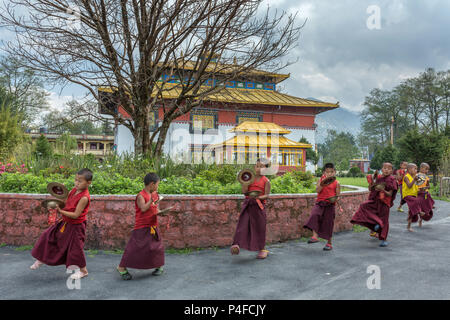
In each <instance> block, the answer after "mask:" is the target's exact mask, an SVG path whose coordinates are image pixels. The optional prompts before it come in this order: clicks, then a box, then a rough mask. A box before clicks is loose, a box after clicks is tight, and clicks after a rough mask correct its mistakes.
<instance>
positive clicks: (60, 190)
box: [41, 182, 69, 209]
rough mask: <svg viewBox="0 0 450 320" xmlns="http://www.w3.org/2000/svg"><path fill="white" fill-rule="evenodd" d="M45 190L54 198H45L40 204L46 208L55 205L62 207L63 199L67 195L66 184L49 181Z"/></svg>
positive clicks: (53, 207) (54, 206)
mask: <svg viewBox="0 0 450 320" xmlns="http://www.w3.org/2000/svg"><path fill="white" fill-rule="evenodd" d="M47 191H48V193H50V194H51V195H52V196H54V197H55V198H56V199H47V200H44V201H42V203H41V206H42V207H44V208H47V209H56V207H57V206H59V207H60V208H64V205H65V203H64V200H65V199H67V196H68V195H69V190H67V188H66V186H65V185H63V184H62V183H59V182H51V183H49V184H48V185H47Z"/></svg>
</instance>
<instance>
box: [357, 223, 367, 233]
mask: <svg viewBox="0 0 450 320" xmlns="http://www.w3.org/2000/svg"><path fill="white" fill-rule="evenodd" d="M367 230H369V229H367V228H366V227H363V226H360V225H357V224H354V225H353V232H364V231H367Z"/></svg>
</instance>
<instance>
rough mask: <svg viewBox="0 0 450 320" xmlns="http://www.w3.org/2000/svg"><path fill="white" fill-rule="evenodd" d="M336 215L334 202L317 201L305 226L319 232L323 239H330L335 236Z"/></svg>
mask: <svg viewBox="0 0 450 320" xmlns="http://www.w3.org/2000/svg"><path fill="white" fill-rule="evenodd" d="M335 215H336V212H335V205H334V203H330V202H327V201H320V202H317V203H316V204H315V205H314V207H313V208H312V210H311V216H310V217H309V219H308V222H307V223H306V224H305V225H304V226H303V228H306V229H309V230H312V231H315V232H317V234H318V236H319V237H320V238H322V239H326V240H330V239H331V237H332V236H333V228H334V217H335Z"/></svg>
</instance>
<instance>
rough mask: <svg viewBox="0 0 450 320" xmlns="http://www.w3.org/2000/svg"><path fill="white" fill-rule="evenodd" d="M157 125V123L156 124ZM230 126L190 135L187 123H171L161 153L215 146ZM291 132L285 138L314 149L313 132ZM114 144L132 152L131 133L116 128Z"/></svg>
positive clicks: (227, 136)
mask: <svg viewBox="0 0 450 320" xmlns="http://www.w3.org/2000/svg"><path fill="white" fill-rule="evenodd" d="M158 123H159V122H158ZM232 128H233V126H232V125H219V128H218V134H208V133H207V132H206V133H205V134H203V135H201V134H190V133H189V123H179V122H175V123H172V124H171V125H170V127H169V131H168V132H167V138H166V141H165V143H164V146H163V152H164V153H165V154H169V155H170V156H171V157H172V158H174V157H176V156H177V155H180V154H182V153H183V152H188V151H189V145H190V144H216V143H221V142H223V141H225V140H228V139H230V138H232V137H233V136H234V135H235V134H234V132H229V130H230V129H232ZM289 130H290V131H292V132H291V133H290V134H287V135H286V138H288V139H291V140H293V141H296V142H298V141H299V140H300V139H301V137H302V136H303V137H305V138H306V139H307V140H308V141H309V142H310V143H311V144H312V145H313V148H315V131H314V130H305V129H289ZM115 143H116V145H117V153H118V154H122V153H127V152H128V153H132V152H134V138H133V135H132V134H131V131H130V130H129V129H128V128H127V127H125V126H123V125H119V126H118V127H117V132H116V135H115ZM306 169H307V170H310V171H312V172H314V166H313V165H312V164H309V163H307V167H306Z"/></svg>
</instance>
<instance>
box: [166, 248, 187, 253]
mask: <svg viewBox="0 0 450 320" xmlns="http://www.w3.org/2000/svg"><path fill="white" fill-rule="evenodd" d="M191 252H192V249H191V248H184V249H172V248H169V249H166V253H169V254H190V253H191Z"/></svg>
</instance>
